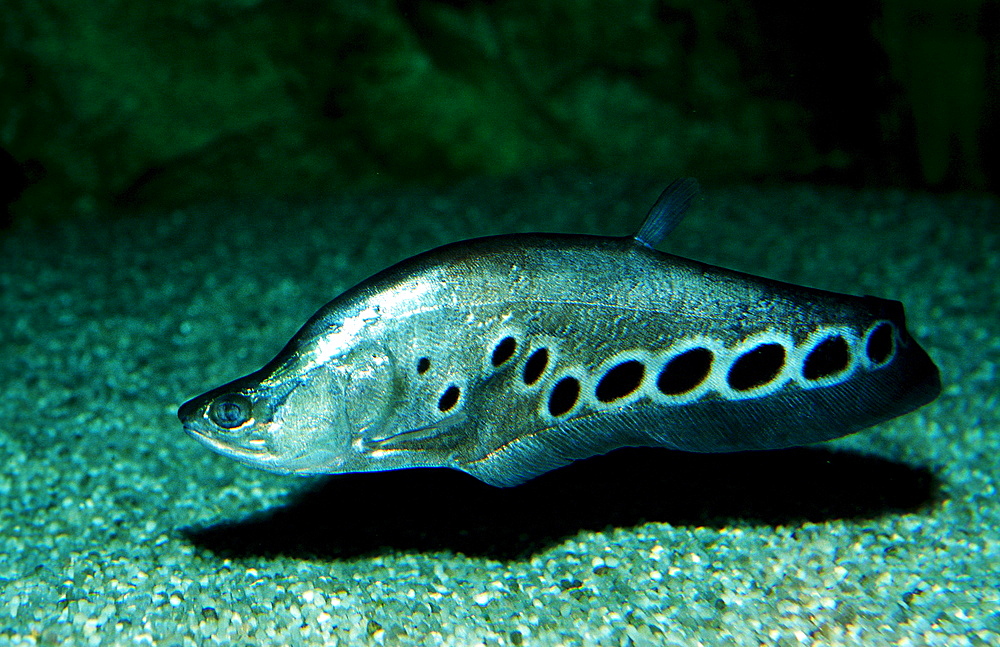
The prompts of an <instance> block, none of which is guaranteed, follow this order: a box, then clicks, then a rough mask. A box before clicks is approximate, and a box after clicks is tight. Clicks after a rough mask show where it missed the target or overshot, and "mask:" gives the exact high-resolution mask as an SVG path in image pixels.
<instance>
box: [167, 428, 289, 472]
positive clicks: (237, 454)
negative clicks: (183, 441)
mask: <svg viewBox="0 0 1000 647" xmlns="http://www.w3.org/2000/svg"><path fill="white" fill-rule="evenodd" d="M184 431H185V432H186V433H187V435H189V436H191V437H192V438H194V439H195V440H197V441H198V442H199V443H201V444H202V445H205V446H206V447H208V448H209V449H211V450H212V451H214V452H216V453H218V454H222V455H223V456H225V457H227V458H232V459H235V460H238V461H240V462H243V463H250V464H252V465H258V466H260V465H265V464H267V463H268V462H269V459H270V458H272V457H271V454H269V453H268V451H267V449H266V448H265V446H264V445H265V443H264V441H263V440H251V441H249V442H250V443H251V444H253V445H260V447H261V448H260V449H254V448H252V447H241V446H238V445H231V444H229V443H226V442H223V441H221V440H219V439H217V438H214V437H212V436H210V435H208V434H206V433H204V432H203V431H201V430H200V429H198V428H197V427H193V426H189V425H184Z"/></svg>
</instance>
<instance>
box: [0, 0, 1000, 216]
mask: <svg viewBox="0 0 1000 647" xmlns="http://www.w3.org/2000/svg"><path fill="white" fill-rule="evenodd" d="M998 30H1000V10H998V4H997V3H996V2H990V1H987V0H962V1H953V0H917V1H912V0H882V1H881V2H879V1H874V0H872V1H859V0H849V1H847V2H837V3H803V2H788V3H785V2H760V3H754V2H750V1H749V0H736V1H733V2H711V1H707V2H706V1H702V0H687V1H684V0H680V1H658V0H606V1H603V2H601V1H594V0H546V1H539V0H494V1H478V2H477V1H473V0H441V1H432V2H419V1H417V0H397V1H396V2H391V1H388V0H364V1H358V0H329V1H326V2H321V1H318V0H314V1H309V0H290V1H289V0H281V1H278V0H274V1H268V0H264V1H260V0H180V1H173V2H146V1H142V2H138V1H134V0H132V1H130V0H105V1H103V2H89V3H69V2H65V1H63V0H4V1H3V8H2V11H0V149H2V150H0V172H2V176H3V178H2V179H3V181H4V186H5V188H4V189H3V192H2V194H0V203H3V204H9V207H10V211H11V214H12V216H13V218H14V219H15V220H18V219H25V220H31V219H37V218H41V219H49V218H62V217H66V216H67V215H69V216H72V215H74V214H79V213H85V212H87V211H95V210H101V211H103V210H107V209H108V208H111V207H124V208H127V209H129V210H135V209H147V208H162V207H171V206H177V205H182V204H187V203H192V202H201V201H206V200H213V199H217V198H231V197H244V198H245V197H253V196H259V195H268V196H276V195H277V196H288V195H314V194H318V193H329V192H333V191H338V190H342V189H345V188H355V187H372V186H379V185H381V184H388V183H394V184H398V183H401V182H402V183H420V184H426V183H450V182H454V181H457V180H458V179H460V178H463V177H466V176H475V175H490V174H496V175H508V174H522V173H533V172H547V171H549V170H552V169H565V168H573V169H579V170H587V169H596V170H600V171H611V172H622V173H640V174H647V175H651V176H662V177H663V178H664V180H667V179H670V178H672V177H674V176H676V175H679V174H689V175H695V176H698V177H699V178H702V179H703V180H707V181H709V182H715V181H718V182H727V181H733V182H740V181H758V180H805V181H812V182H822V183H836V184H850V185H862V184H863V185H869V186H905V187H916V188H930V189H934V190H951V189H956V188H961V189H973V190H986V191H996V190H997V188H998V182H1000V174H998V164H997V162H998V155H997V153H996V149H997V147H996V146H986V145H984V142H986V141H1000V133H998V130H1000V129H998V128H997V126H996V117H997V112H998V108H997V87H998V83H997V79H998V60H1000V54H998V52H1000V36H998ZM3 204H0V207H2V206H3Z"/></svg>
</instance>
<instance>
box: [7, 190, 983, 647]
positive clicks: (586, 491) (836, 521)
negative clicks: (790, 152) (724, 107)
mask: <svg viewBox="0 0 1000 647" xmlns="http://www.w3.org/2000/svg"><path fill="white" fill-rule="evenodd" d="M660 188H662V187H661V186H658V185H657V184H656V183H653V182H649V181H643V180H637V179H629V178H620V177H595V176H572V175H562V176H555V177H542V178H523V179H521V180H508V181H498V180H482V181H476V182H469V183H466V184H463V185H461V186H458V187H455V188H453V189H451V190H442V191H430V190H408V191H402V190H400V191H397V192H393V193H385V192H383V193H379V194H364V195H352V196H346V197H341V198H330V199H324V200H316V201H311V202H306V201H300V202H296V203H288V202H276V201H272V202H266V203H255V204H245V205H232V204H217V205H211V206H204V207H200V208H191V209H187V210H182V211H176V212H173V213H168V214H144V215H143V216H141V217H132V218H117V219H106V218H93V219H89V220H83V221H76V222H73V223H71V224H67V225H63V226H58V227H49V228H32V229H21V230H17V231H14V232H8V233H6V234H0V235H2V236H3V238H2V239H0V247H2V249H0V252H2V255H0V322H2V323H0V344H2V345H0V368H2V371H0V384H2V386H0V392H2V394H3V397H2V398H0V591H2V594H0V645H36V644H37V645H62V644H71V645H87V644H94V645H97V644H107V645H111V644H116V645H171V646H173V645H178V646H181V645H192V646H193V645H199V646H200V645H211V644H224V645H354V644H377V645H439V644H444V645H602V646H604V645H635V646H641V645H698V644H702V645H715V644H726V645H740V646H742V645H748V646H749V645H753V646H756V645H784V646H791V645H866V646H871V645H902V646H905V645H996V644H1000V592H998V590H1000V574H998V569H1000V497H998V496H997V478H998V474H1000V470H998V463H1000V424H998V406H997V405H998V395H1000V393H998V389H997V363H998V361H1000V337H998V322H1000V205H998V202H997V201H996V200H995V199H993V198H984V197H970V196H945V197H934V196H926V195H910V194H906V193H902V192H898V191H889V192H871V191H865V192H855V191H849V190H839V189H836V190H835V189H825V188H815V187H809V186H800V187H791V188H788V187H782V188H758V187H749V188H746V187H744V188H725V189H724V188H711V187H710V188H708V189H706V191H705V197H704V199H703V200H701V201H700V202H699V203H698V204H697V205H696V207H695V208H694V209H693V210H692V212H691V214H690V215H689V217H688V219H687V220H686V221H685V222H684V223H683V224H682V225H681V227H680V228H679V229H678V230H677V231H676V232H674V234H673V235H672V236H671V237H670V238H668V240H667V241H666V243H665V244H664V245H662V246H661V247H662V248H663V249H665V250H667V251H671V252H674V253H677V254H680V255H683V256H689V257H692V258H696V259H699V260H702V261H706V262H709V263H714V264H719V265H725V266H729V267H734V268H736V269H741V270H744V271H749V272H753V273H756V274H763V275H766V276H770V277H773V278H778V279H782V280H787V281H791V282H795V283H803V284H808V285H814V286H817V287H822V288H826V289H831V290H836V291H842V292H852V293H858V294H874V295H877V296H882V297H887V298H893V299H899V300H901V301H903V302H904V303H905V304H906V306H907V315H908V321H909V326H910V329H911V331H912V332H913V334H914V336H916V337H917V338H918V339H919V340H920V342H921V343H922V344H923V345H924V346H925V347H926V348H927V350H928V352H929V353H930V354H931V356H932V357H934V359H935V360H936V361H937V363H938V364H939V366H940V367H941V372H942V381H943V383H944V391H943V393H942V395H941V397H940V398H939V399H938V400H937V401H936V402H934V403H933V404H931V405H929V406H927V407H925V408H923V409H921V410H919V411H918V412H916V413H913V414H910V415H907V416H904V417H902V418H899V419H896V420H894V421H891V422H890V423H887V424H884V425H882V426H880V427H877V428H875V429H871V430H866V431H864V432H862V433H860V434H858V435H856V436H853V437H851V438H847V439H843V440H840V441H836V442H834V443H828V444H825V445H822V446H818V447H812V448H807V449H793V450H787V451H778V452H761V453H750V454H737V455H714V456H713V455H691V454H682V453H677V452H669V451H657V450H623V451H619V452H615V453H613V454H611V455H609V456H605V457H600V458H596V459H592V460H589V461H585V462H582V463H578V464H576V465H574V466H571V467H569V468H566V469H563V470H558V471H556V472H553V473H550V474H548V475H546V476H544V477H541V478H539V479H536V480H535V481H532V482H530V483H528V484H526V485H524V486H521V487H518V488H513V489H493V488H490V487H488V486H485V485H483V484H481V483H479V482H478V481H475V480H474V479H472V478H471V477H468V476H466V475H464V474H460V473H457V472H451V471H447V470H406V471H401V472H393V473H384V474H366V475H348V476H340V477H329V478H308V479H300V478H295V477H288V476H275V475H270V474H267V473H264V472H259V471H256V470H253V469H250V468H247V467H244V466H241V465H239V464H237V463H235V462H232V461H230V460H227V459H225V458H223V457H221V456H217V455H215V454H213V453H211V452H209V451H207V450H206V449H204V448H203V447H201V446H200V445H198V444H197V443H195V442H194V441H192V440H191V439H190V438H188V437H187V436H185V435H184V433H183V432H182V430H181V428H180V425H179V423H178V421H177V418H176V414H175V412H176V409H177V406H178V405H179V404H180V403H181V402H182V401H183V400H185V399H187V398H189V397H192V396H194V395H197V394H198V393H200V392H202V391H204V390H207V389H208V388H211V387H214V386H217V385H219V384H221V383H223V382H224V381H227V380H229V379H232V378H234V377H237V376H239V375H242V374H244V373H246V372H249V371H251V370H253V369H256V368H257V367H259V366H260V365H262V364H263V363H264V362H266V361H267V360H268V359H270V358H271V357H272V356H273V355H274V354H275V353H276V352H277V351H278V350H279V349H280V348H281V346H282V345H283V344H284V342H285V341H286V340H287V339H288V338H289V337H290V336H291V335H292V334H293V333H294V332H295V331H296V330H297V329H298V327H299V326H300V325H301V324H302V323H303V322H304V321H305V319H306V318H307V317H308V316H309V315H310V314H312V312H313V311H315V310H316V309H317V308H318V307H319V306H321V305H322V304H323V303H324V302H326V301H327V300H329V299H330V298H332V297H333V296H335V295H336V294H337V293H338V292H340V291H341V290H343V289H345V288H346V287H349V286H350V285H352V284H353V283H355V282H357V281H359V280H361V279H363V278H365V277H366V276H368V275H369V274H371V273H373V272H374V271H376V270H378V269H380V268H382V267H385V266H386V265H388V264H389V263H391V262H393V261H396V260H399V259H401V258H404V257H406V256H409V255H411V254H413V253H415V252H417V251H420V250H422V249H426V248H429V247H432V246H434V245H437V244H441V243H444V242H448V241H452V240H457V239H461V238H467V237H471V236H476V235H484V234H491V233H504V232H512V231H529V230H549V231H579V232H588V233H605V234H614V235H619V234H624V233H628V232H630V231H631V230H632V229H634V228H635V227H637V226H638V224H639V222H640V220H641V219H642V216H643V215H644V214H645V212H646V210H647V209H648V207H649V205H650V204H651V202H652V201H653V200H654V199H655V197H656V196H657V194H658V192H659V190H660Z"/></svg>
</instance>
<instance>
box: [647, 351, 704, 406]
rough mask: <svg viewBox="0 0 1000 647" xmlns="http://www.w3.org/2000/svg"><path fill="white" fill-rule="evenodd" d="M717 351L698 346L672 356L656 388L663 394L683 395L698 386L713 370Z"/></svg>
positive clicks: (657, 380) (662, 371)
mask: <svg viewBox="0 0 1000 647" xmlns="http://www.w3.org/2000/svg"><path fill="white" fill-rule="evenodd" d="M714 359H715V353H713V352H712V351H710V350H709V349H707V348H704V347H701V346H697V347H695V348H690V349H688V350H686V351H684V352H682V353H679V354H677V355H675V356H674V357H671V358H670V360H668V361H667V363H666V364H664V365H663V369H662V370H661V371H660V375H659V377H657V378H656V388H658V389H659V390H660V393H662V394H663V395H683V394H684V393H689V392H691V391H693V390H694V389H696V388H698V386H700V385H701V384H702V383H703V382H704V381H705V380H706V379H707V378H708V376H709V374H710V373H711V372H712V361H713V360H714Z"/></svg>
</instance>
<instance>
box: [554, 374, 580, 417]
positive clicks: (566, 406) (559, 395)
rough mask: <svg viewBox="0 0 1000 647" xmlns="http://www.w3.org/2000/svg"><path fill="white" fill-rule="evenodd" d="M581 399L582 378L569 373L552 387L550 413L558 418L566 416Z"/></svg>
mask: <svg viewBox="0 0 1000 647" xmlns="http://www.w3.org/2000/svg"><path fill="white" fill-rule="evenodd" d="M579 400H580V380H578V379H576V378H575V377H573V376H572V375H567V376H566V377H564V378H562V379H561V380H559V381H558V382H556V384H555V386H553V387H552V390H551V391H550V392H549V415H551V416H553V417H555V418H558V417H560V416H564V415H566V414H567V413H569V412H570V411H572V410H573V408H574V407H575V406H576V403H577V402H578V401H579Z"/></svg>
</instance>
